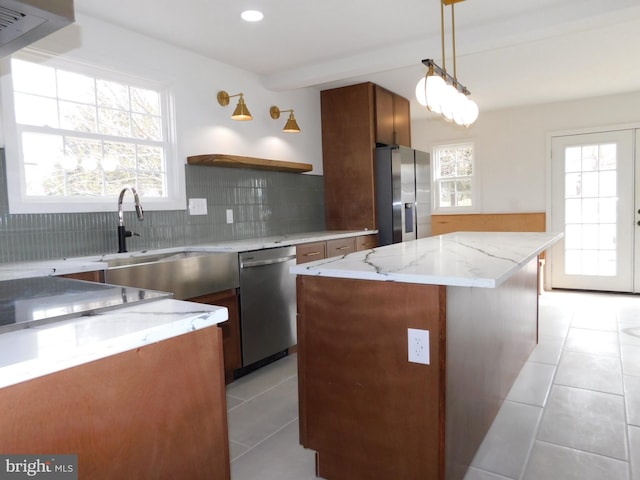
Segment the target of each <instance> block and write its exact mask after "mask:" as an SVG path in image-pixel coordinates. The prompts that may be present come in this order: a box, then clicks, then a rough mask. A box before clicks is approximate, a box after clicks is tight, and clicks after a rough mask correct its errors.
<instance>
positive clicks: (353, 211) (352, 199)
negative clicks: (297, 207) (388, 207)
mask: <svg viewBox="0 0 640 480" xmlns="http://www.w3.org/2000/svg"><path fill="white" fill-rule="evenodd" d="M320 98H321V107H322V163H323V168H324V184H325V207H326V223H327V230H364V229H365V228H368V229H370V230H373V229H375V228H376V216H375V197H374V191H373V189H374V175H373V156H374V151H375V130H374V116H375V114H374V105H373V101H374V88H373V84H371V83H362V84H358V85H352V86H348V87H341V88H334V89H330V90H323V91H322V92H321V96H320Z"/></svg>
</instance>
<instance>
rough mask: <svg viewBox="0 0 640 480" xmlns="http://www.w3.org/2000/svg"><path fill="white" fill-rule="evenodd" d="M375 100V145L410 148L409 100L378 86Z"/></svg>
mask: <svg viewBox="0 0 640 480" xmlns="http://www.w3.org/2000/svg"><path fill="white" fill-rule="evenodd" d="M375 98H376V143H383V144H385V145H404V146H407V147H409V146H411V123H410V120H409V117H410V109H409V100H407V99H406V98H404V97H401V96H400V95H396V94H395V93H393V92H390V91H389V90H387V89H385V88H382V87H380V86H378V85H376V86H375Z"/></svg>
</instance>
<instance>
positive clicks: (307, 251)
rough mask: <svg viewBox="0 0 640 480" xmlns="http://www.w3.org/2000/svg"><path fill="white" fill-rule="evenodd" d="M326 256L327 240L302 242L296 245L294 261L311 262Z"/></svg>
mask: <svg viewBox="0 0 640 480" xmlns="http://www.w3.org/2000/svg"><path fill="white" fill-rule="evenodd" d="M323 258H327V242H311V243H303V244H302V245H298V246H296V263H306V262H313V261H315V260H322V259H323Z"/></svg>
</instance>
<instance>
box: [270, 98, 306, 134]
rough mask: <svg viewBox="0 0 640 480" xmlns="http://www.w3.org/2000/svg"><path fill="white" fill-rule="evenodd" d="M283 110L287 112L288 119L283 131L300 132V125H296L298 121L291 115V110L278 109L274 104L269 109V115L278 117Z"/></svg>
mask: <svg viewBox="0 0 640 480" xmlns="http://www.w3.org/2000/svg"><path fill="white" fill-rule="evenodd" d="M283 112H289V119H288V120H287V123H285V124H284V128H283V129H282V131H283V132H287V133H300V127H299V126H298V122H296V117H294V116H293V110H280V109H279V108H278V107H276V106H275V105H274V106H272V107H271V108H270V109H269V115H271V118H273V119H274V120H277V119H278V118H280V114H281V113H283Z"/></svg>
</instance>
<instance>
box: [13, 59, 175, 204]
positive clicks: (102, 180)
mask: <svg viewBox="0 0 640 480" xmlns="http://www.w3.org/2000/svg"><path fill="white" fill-rule="evenodd" d="M4 67H6V69H3V70H4V73H5V75H3V90H2V94H3V102H2V103H3V108H4V109H5V112H4V113H5V142H6V154H7V173H8V177H9V178H8V180H9V181H8V190H9V207H10V211H11V213H44V212H83V211H111V210H114V209H115V208H116V199H117V196H118V194H119V192H120V191H121V190H122V188H124V187H125V186H133V187H135V188H136V189H137V191H138V193H139V195H140V197H141V200H142V203H143V206H144V208H145V209H151V210H158V209H167V210H169V209H177V208H184V187H181V185H180V183H179V182H178V181H177V180H178V179H182V178H183V176H182V175H181V174H180V172H176V171H175V170H177V168H176V161H175V153H174V152H175V147H174V143H175V142H174V141H173V138H174V135H173V134H172V132H173V119H172V115H171V113H172V108H171V95H170V91H169V89H168V88H167V86H166V85H162V84H160V83H157V82H153V81H150V80H147V79H141V78H138V77H133V76H128V75H123V74H119V73H116V72H111V71H106V70H103V69H99V68H97V67H92V66H88V65H85V64H80V63H76V62H70V61H67V60H63V59H61V58H58V57H48V56H40V55H37V54H30V53H27V54H22V53H21V54H20V55H16V56H14V57H12V58H11V60H9V61H7V62H5V65H4ZM7 69H8V71H9V72H10V75H7V74H6V73H7V72H6V70H7ZM182 183H183V182H182Z"/></svg>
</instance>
